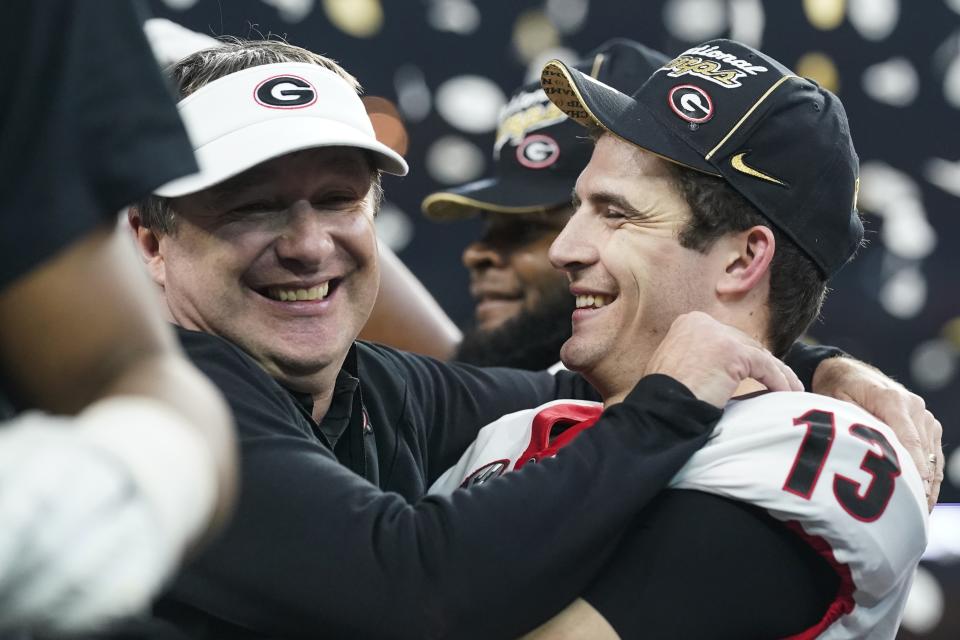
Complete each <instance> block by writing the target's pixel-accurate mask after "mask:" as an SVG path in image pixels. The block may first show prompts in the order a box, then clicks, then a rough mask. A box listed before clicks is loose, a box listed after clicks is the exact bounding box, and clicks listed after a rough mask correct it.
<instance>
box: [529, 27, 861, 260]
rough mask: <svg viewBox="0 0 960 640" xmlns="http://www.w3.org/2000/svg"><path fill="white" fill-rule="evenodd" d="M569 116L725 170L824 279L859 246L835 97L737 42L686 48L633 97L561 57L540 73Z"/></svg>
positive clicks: (846, 145)
mask: <svg viewBox="0 0 960 640" xmlns="http://www.w3.org/2000/svg"><path fill="white" fill-rule="evenodd" d="M541 83H542V85H543V89H544V91H545V93H546V95H547V97H549V98H550V100H551V101H553V103H554V104H555V105H556V106H557V107H558V108H559V109H560V110H561V111H563V112H564V113H566V114H567V115H568V116H570V118H571V119H573V120H575V121H576V122H578V123H580V124H582V125H585V126H600V127H602V128H603V129H605V130H607V131H609V132H610V133H612V134H614V135H616V136H617V137H619V138H622V139H623V140H626V141H627V142H630V143H631V144H634V145H636V146H638V147H641V148H643V149H646V150H647V151H650V152H651V153H654V154H656V155H658V156H661V157H663V158H664V159H666V160H670V161H672V162H675V163H677V164H679V165H682V166H685V167H689V168H691V169H695V170H697V171H701V172H703V173H708V174H710V175H714V176H720V177H723V178H724V179H725V180H726V181H727V182H729V183H730V184H731V186H733V188H734V189H736V190H737V191H739V192H740V193H741V194H742V195H743V196H744V197H746V198H747V199H748V200H750V201H751V202H752V203H753V204H754V205H755V206H756V207H757V208H758V209H759V210H760V212H761V213H763V214H764V216H766V217H767V218H768V219H769V220H770V221H771V222H772V223H773V224H774V225H776V226H777V227H778V228H779V229H781V230H782V231H783V232H784V233H786V234H787V235H788V236H789V237H790V238H792V239H793V241H794V242H796V243H797V245H799V246H800V248H801V249H803V250H804V251H805V252H806V253H807V254H808V255H809V256H810V257H811V258H812V259H813V261H814V262H815V263H816V264H817V266H818V267H819V268H820V269H821V270H822V271H823V272H824V274H825V275H827V277H829V276H832V275H833V274H834V273H836V272H837V271H838V270H839V269H840V268H841V267H842V266H843V265H844V264H846V262H847V261H848V260H849V259H850V258H851V257H852V256H853V254H854V253H855V252H856V250H857V247H859V246H860V242H861V240H862V239H863V225H862V223H861V222H860V217H859V215H858V214H857V209H856V195H857V187H858V183H859V179H858V175H859V160H858V158H857V153H856V151H854V148H853V141H852V140H851V138H850V127H849V125H848V123H847V116H846V113H845V112H844V109H843V105H842V104H841V103H840V100H839V99H838V98H837V97H836V96H835V95H833V94H832V93H830V92H829V91H827V90H825V89H823V88H821V87H819V86H818V85H817V84H816V83H815V82H812V81H811V80H808V79H806V78H799V77H797V76H796V75H794V74H793V73H792V72H791V71H790V70H789V69H787V68H786V67H784V66H783V65H781V64H780V63H779V62H777V61H776V60H774V59H772V58H770V57H768V56H766V55H764V54H763V53H760V52H759V51H757V50H756V49H753V48H751V47H748V46H746V45H743V44H740V43H739V42H734V41H732V40H711V41H710V42H706V43H704V44H702V45H699V46H696V47H693V48H692V49H688V50H687V51H684V52H683V53H682V54H680V55H679V56H678V57H677V58H675V59H673V60H671V61H669V62H667V63H666V64H664V65H663V66H662V67H660V69H658V70H657V71H656V72H655V73H654V74H653V75H652V76H651V77H650V79H649V80H647V81H646V82H645V83H644V84H643V86H642V87H640V88H639V89H638V90H637V91H636V92H634V93H633V94H632V95H625V94H624V93H621V92H620V91H618V90H617V89H616V88H614V87H611V86H609V85H608V84H605V83H603V82H599V81H597V80H596V79H594V78H591V77H590V76H588V75H586V74H584V73H582V72H581V71H579V70H578V69H576V68H574V67H570V66H568V65H565V64H564V63H562V62H560V61H558V60H552V61H550V62H548V63H547V65H546V66H545V67H544V69H543V74H542V77H541Z"/></svg>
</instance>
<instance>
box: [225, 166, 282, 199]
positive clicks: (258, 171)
mask: <svg viewBox="0 0 960 640" xmlns="http://www.w3.org/2000/svg"><path fill="white" fill-rule="evenodd" d="M274 175H276V170H275V169H274V168H273V167H272V166H271V165H269V164H262V165H259V166H255V167H252V168H250V169H247V170H246V171H244V172H243V173H240V174H237V175H235V176H233V177H232V178H228V179H226V180H224V181H223V182H221V183H219V184H216V185H214V186H212V187H210V202H211V204H213V205H214V206H222V205H223V204H224V203H225V202H229V201H231V200H233V199H234V198H236V197H238V196H241V195H242V194H243V192H244V191H245V190H247V189H250V188H253V187H255V186H256V185H258V184H260V183H263V182H266V181H268V180H269V179H270V178H272V177H273V176H274Z"/></svg>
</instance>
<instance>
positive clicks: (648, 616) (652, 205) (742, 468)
mask: <svg viewBox="0 0 960 640" xmlns="http://www.w3.org/2000/svg"><path fill="white" fill-rule="evenodd" d="M542 81H543V86H544V89H545V91H546V93H547V95H549V96H550V98H551V100H552V101H553V102H554V103H555V104H556V105H557V106H558V107H559V108H560V109H562V110H563V111H564V112H565V113H566V114H567V115H569V116H570V118H571V119H572V120H574V121H575V122H577V123H578V124H580V125H583V126H585V127H588V128H589V129H590V130H591V131H592V132H593V136H594V137H595V139H596V146H595V148H594V152H593V155H592V157H591V159H590V162H589V164H588V165H587V167H586V168H585V169H584V171H583V173H582V174H580V177H579V178H578V180H577V185H576V191H575V198H574V208H575V212H574V214H573V216H572V217H571V219H570V221H569V222H568V223H567V225H566V227H565V228H564V230H563V231H562V232H561V233H560V235H559V236H558V237H557V239H556V240H555V241H554V242H553V244H552V245H551V247H550V259H551V261H552V262H553V264H554V265H555V266H556V267H557V268H558V269H562V270H563V271H564V272H565V273H566V275H567V278H568V280H569V291H570V293H571V294H572V295H573V296H574V297H575V298H576V307H577V308H576V311H575V312H573V314H572V325H573V332H572V336H571V337H570V339H569V340H567V341H566V342H565V343H564V345H563V348H562V351H561V355H562V357H563V362H564V364H566V365H567V366H568V367H570V368H571V369H573V370H575V371H578V372H580V373H581V374H583V375H584V376H585V377H586V378H587V379H588V380H589V381H590V382H591V384H593V386H594V387H596V388H597V389H598V390H599V391H600V392H601V395H602V396H603V398H604V404H603V405H601V404H599V403H596V404H588V403H569V402H564V401H559V402H552V403H548V404H546V405H543V406H542V407H538V408H536V409H533V410H530V411H525V412H519V413H517V414H514V415H513V416H507V417H504V418H503V419H501V420H500V421H498V422H497V423H495V424H494V425H491V426H489V427H487V428H486V429H484V430H483V431H482V432H481V435H480V437H479V438H478V440H477V442H476V443H475V444H474V445H473V446H472V447H471V450H468V452H467V453H466V454H465V455H464V457H463V458H462V459H461V461H460V463H459V464H458V465H456V466H455V467H454V468H453V469H451V470H450V471H449V472H448V473H447V474H445V475H444V476H443V477H441V479H440V481H439V482H438V486H435V489H441V490H443V491H450V490H454V489H455V488H456V487H459V486H472V485H475V484H485V483H487V482H491V481H493V478H495V477H496V476H497V475H498V474H500V473H503V472H505V471H508V470H516V469H521V468H526V467H527V466H529V465H530V464H531V463H543V462H544V461H545V460H546V459H549V458H551V457H552V456H557V457H562V456H563V455H564V453H565V452H564V449H563V447H564V446H567V445H568V444H569V443H571V442H576V438H578V437H581V436H582V434H583V433H585V432H589V430H590V429H591V428H592V424H593V421H594V420H595V418H596V416H598V415H600V413H601V411H602V410H603V409H604V408H607V409H609V408H610V407H614V406H616V405H617V403H619V402H620V401H621V400H622V398H623V397H624V396H625V394H626V393H628V391H629V387H630V382H629V381H630V380H631V379H633V377H634V376H635V375H636V374H637V373H638V372H642V371H645V370H647V368H648V367H649V366H650V365H651V364H657V363H659V362H661V361H662V360H664V359H666V360H670V359H672V358H673V357H674V356H672V355H669V352H670V351H671V348H670V347H671V342H672V341H673V340H681V341H686V342H693V343H695V342H696V341H697V340H698V339H699V337H700V336H701V335H702V334H704V333H705V332H706V330H707V327H709V326H710V325H711V323H713V322H716V321H720V322H723V323H727V324H729V325H730V326H732V327H736V328H737V329H739V330H740V331H743V332H744V333H745V334H746V335H748V336H750V337H751V338H753V339H755V340H756V341H757V343H756V344H757V346H758V347H760V346H761V345H762V346H764V347H766V348H769V349H770V350H771V351H772V352H773V353H777V354H778V353H783V352H784V351H785V350H786V349H787V348H789V346H790V345H791V343H792V342H793V341H794V340H795V339H796V338H797V336H799V335H800V334H801V333H802V332H803V331H804V330H805V328H806V326H807V325H808V324H809V323H810V322H811V321H812V320H813V319H814V318H815V317H816V316H817V315H818V313H819V308H820V304H821V302H822V300H823V297H824V295H825V292H826V282H827V279H828V278H829V277H830V276H832V275H833V274H835V273H836V272H837V271H838V270H839V269H840V268H841V267H842V266H843V265H844V264H845V263H846V262H847V261H848V260H849V259H850V258H851V257H852V255H853V254H854V252H855V251H856V249H857V248H858V247H859V246H860V242H861V240H862V237H863V227H862V225H861V223H860V219H859V215H858V213H857V210H856V193H857V185H858V182H859V178H858V175H859V161H858V159H857V156H856V152H855V151H854V148H853V142H852V140H851V138H850V133H849V126H848V123H847V119H846V114H845V113H844V110H843V106H842V105H841V103H840V101H839V100H838V99H837V98H836V97H835V96H834V95H832V94H831V93H829V92H828V91H825V90H823V89H821V88H820V87H818V86H817V85H816V84H814V83H813V82H811V81H809V80H806V79H802V78H798V77H797V76H795V75H793V74H792V73H791V72H790V71H789V70H788V69H786V68H785V67H783V66H782V65H780V64H779V63H777V62H776V61H775V60H773V59H772V58H769V57H767V56H765V55H764V54H762V53H761V52H759V51H756V50H755V49H752V48H750V47H747V46H745V45H742V44H739V43H736V42H733V41H730V40H713V41H710V42H707V43H704V44H702V45H700V46H697V47H693V48H691V49H690V50H688V51H686V52H684V53H682V54H681V55H680V56H678V57H677V58H676V59H674V60H671V61H669V62H666V63H665V64H664V65H663V66H662V67H661V68H660V69H659V70H658V71H657V72H656V73H654V74H653V75H652V76H651V77H650V79H649V80H648V81H647V82H646V83H644V84H643V86H642V87H640V88H639V90H637V91H636V92H635V93H634V94H633V95H632V97H630V96H627V95H626V94H623V93H621V92H619V91H617V90H616V89H613V88H611V87H610V86H608V85H605V84H602V83H599V82H596V81H595V80H594V79H593V78H591V77H590V76H588V75H587V74H584V73H582V72H580V71H578V70H577V69H575V68H573V67H570V66H567V65H564V64H563V63H560V62H558V61H552V62H550V63H548V64H547V66H546V67H545V69H544V71H543V76H542ZM691 125H697V126H691ZM728 366H730V367H734V368H738V367H739V364H738V363H737V361H736V358H731V360H730V362H729V363H728ZM736 393H737V395H736V397H735V398H734V399H733V401H731V402H729V403H727V404H726V406H725V409H724V416H723V418H722V419H721V420H720V422H719V423H718V425H717V427H716V429H715V431H714V435H713V437H712V438H711V440H710V442H708V443H707V444H706V445H705V446H704V447H703V448H702V449H701V450H700V451H698V452H697V453H695V454H694V456H693V458H692V459H691V460H690V461H689V462H688V463H687V465H685V467H684V468H683V470H681V471H680V472H679V473H678V474H677V476H675V477H674V478H673V479H672V480H671V482H670V487H671V490H668V491H665V492H663V493H662V494H661V496H660V497H659V498H658V499H657V501H656V502H655V503H654V504H653V505H652V506H651V507H649V508H648V509H646V510H645V511H644V512H643V513H642V514H641V516H640V517H639V518H638V520H637V525H636V526H635V527H634V529H632V530H631V531H630V532H629V533H628V534H627V535H626V536H625V537H624V538H623V542H622V544H621V547H620V549H619V552H618V553H617V554H616V555H615V557H614V560H613V561H612V562H611V563H610V565H609V567H608V569H607V570H606V571H605V572H603V573H602V574H601V576H600V578H599V579H598V580H597V581H596V582H595V583H594V585H593V586H591V587H590V588H589V589H588V590H587V591H586V592H585V593H584V594H583V597H582V599H578V600H577V602H576V604H574V605H572V606H571V608H570V609H569V610H568V611H567V612H565V613H564V614H562V615H560V616H558V617H557V618H556V619H554V620H553V621H552V622H551V623H549V624H547V625H546V626H544V627H543V628H541V629H540V630H539V631H538V632H536V633H534V634H532V635H533V636H534V637H545V638H575V637H590V638H603V637H610V638H615V637H626V638H639V637H643V638H677V637H679V638H706V637H710V638H743V637H758V638H780V637H788V636H789V637H805V638H806V637H811V638H812V637H823V638H834V639H849V640H854V639H859V638H865V637H870V638H893V637H894V635H895V634H896V631H897V628H898V625H899V620H900V616H901V615H902V612H903V607H904V605H905V603H906V598H907V596H908V594H909V591H910V585H911V583H912V579H913V574H914V571H915V570H916V566H917V563H918V562H919V559H920V556H921V554H922V553H923V550H924V548H925V546H926V529H927V522H926V515H927V514H926V512H927V509H926V507H927V505H926V499H925V496H924V488H923V485H922V482H921V478H920V475H919V473H918V472H917V469H916V468H914V466H913V465H912V464H910V463H909V462H907V459H908V456H907V452H906V450H905V449H904V448H903V447H902V446H901V445H900V443H899V442H898V441H897V439H896V438H895V437H894V433H893V431H892V430H891V429H890V428H889V427H887V425H884V424H883V423H882V422H880V421H878V420H876V419H875V418H874V417H873V416H871V415H869V414H868V413H866V412H864V411H862V410H861V409H860V408H859V407H856V406H854V405H852V404H849V403H845V402H841V401H838V400H834V399H831V398H826V397H823V396H818V395H813V394H803V393H769V392H768V391H767V390H764V389H763V386H762V385H757V384H755V383H753V382H752V381H745V382H744V383H742V384H741V385H740V387H739V388H738V390H737V392H736ZM681 593H682V594H683V597H682V598H680V597H678V594H681Z"/></svg>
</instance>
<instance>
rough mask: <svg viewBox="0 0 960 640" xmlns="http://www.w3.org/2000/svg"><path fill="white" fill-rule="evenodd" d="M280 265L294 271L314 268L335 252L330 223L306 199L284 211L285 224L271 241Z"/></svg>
mask: <svg viewBox="0 0 960 640" xmlns="http://www.w3.org/2000/svg"><path fill="white" fill-rule="evenodd" d="M274 247H275V250H276V252H277V257H278V258H279V259H280V262H281V264H283V265H284V266H285V267H287V268H290V269H293V270H303V269H309V268H314V267H316V266H318V265H320V264H322V263H323V261H324V260H325V259H327V258H328V257H329V256H330V255H332V254H333V252H334V251H335V249H336V245H335V242H334V239H333V235H332V229H331V227H330V220H329V219H327V218H326V217H325V216H323V215H322V214H321V213H320V212H318V211H317V210H316V209H314V208H313V205H311V204H310V203H309V202H307V201H305V200H301V201H297V202H295V203H293V205H291V206H290V209H289V210H288V212H287V217H286V224H285V225H284V228H283V230H282V232H281V233H280V236H279V237H278V238H277V239H276V241H275V242H274Z"/></svg>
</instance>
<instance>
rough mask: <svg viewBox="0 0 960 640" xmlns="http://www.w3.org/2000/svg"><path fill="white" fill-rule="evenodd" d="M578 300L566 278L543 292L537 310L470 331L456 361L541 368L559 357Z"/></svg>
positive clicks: (455, 357) (488, 365)
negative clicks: (501, 322) (493, 326)
mask: <svg viewBox="0 0 960 640" xmlns="http://www.w3.org/2000/svg"><path fill="white" fill-rule="evenodd" d="M574 308H576V299H575V298H574V297H573V296H571V295H570V290H569V289H568V285H567V283H566V281H563V282H560V283H558V284H557V285H556V286H554V287H550V288H548V289H545V290H544V291H543V300H542V301H541V303H540V305H539V306H538V307H537V309H536V310H535V311H526V310H524V311H521V312H520V313H519V314H518V315H517V316H515V317H513V318H510V319H509V320H507V321H506V322H504V323H503V324H502V325H500V326H499V327H497V328H495V329H491V330H489V331H482V330H480V329H478V328H476V327H474V328H472V329H469V330H467V331H466V332H465V333H464V336H463V342H461V343H460V348H459V349H458V350H457V354H456V355H455V356H454V360H457V361H459V362H466V363H467V364H472V365H476V366H480V367H514V368H516V369H529V370H533V371H539V370H541V369H547V368H548V367H550V366H552V365H554V364H555V363H556V362H557V361H558V360H559V359H560V347H561V346H562V345H563V343H564V342H566V341H567V339H569V338H570V334H571V332H572V328H571V324H570V314H572V313H573V310H574Z"/></svg>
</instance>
